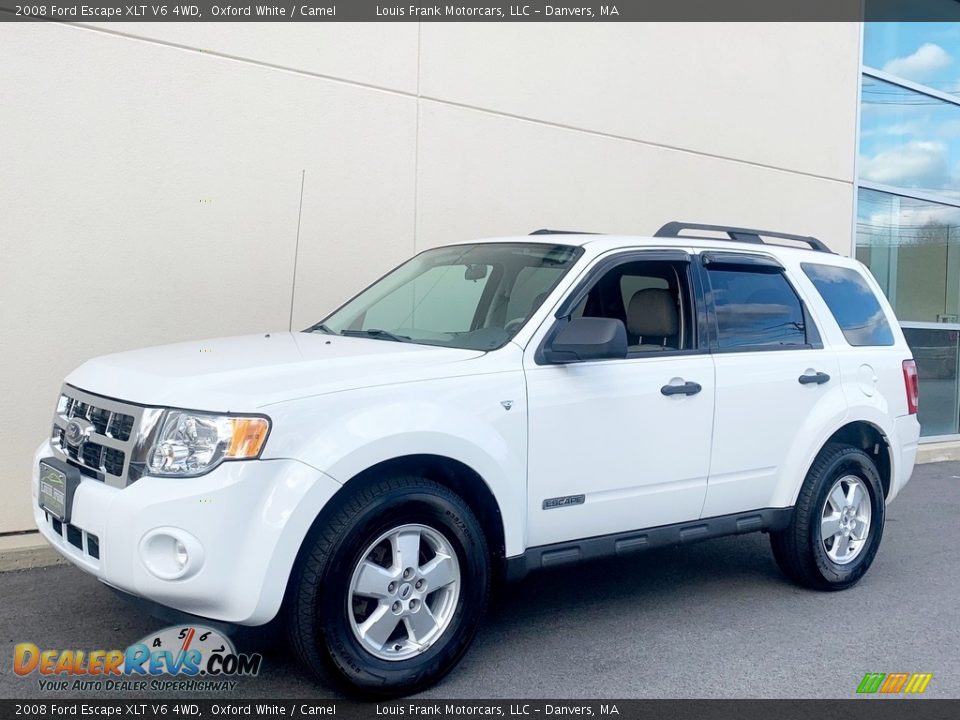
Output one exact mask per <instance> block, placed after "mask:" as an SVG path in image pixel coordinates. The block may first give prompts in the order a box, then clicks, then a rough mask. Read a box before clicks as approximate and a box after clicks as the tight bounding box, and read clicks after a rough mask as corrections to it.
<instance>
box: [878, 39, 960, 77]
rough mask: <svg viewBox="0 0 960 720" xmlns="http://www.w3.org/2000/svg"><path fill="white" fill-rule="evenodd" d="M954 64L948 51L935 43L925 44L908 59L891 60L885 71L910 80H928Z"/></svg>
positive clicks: (907, 57) (885, 66) (884, 68)
mask: <svg viewBox="0 0 960 720" xmlns="http://www.w3.org/2000/svg"><path fill="white" fill-rule="evenodd" d="M952 62H953V58H952V57H951V56H950V53H948V52H947V51H946V50H944V49H943V48H942V47H940V46H939V45H935V44H934V43H924V44H923V45H921V46H920V47H919V48H917V50H916V52H914V53H913V54H912V55H907V56H906V57H898V58H894V59H893V60H890V61H889V62H888V63H887V64H886V65H884V66H883V71H884V72H888V73H890V74H891V75H896V76H897V77H902V78H906V79H908V80H918V81H920V80H926V79H928V78H929V77H930V76H931V75H933V74H934V73H936V72H937V71H938V70H943V69H944V68H945V67H947V66H949V65H950V64H951V63H952Z"/></svg>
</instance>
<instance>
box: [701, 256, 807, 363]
mask: <svg viewBox="0 0 960 720" xmlns="http://www.w3.org/2000/svg"><path fill="white" fill-rule="evenodd" d="M708 272H709V276H710V288H711V291H712V292H713V303H714V307H715V309H716V314H717V333H718V337H717V344H718V345H719V346H720V349H721V350H730V349H743V348H760V349H773V348H780V347H783V346H790V345H800V346H803V345H806V344H807V335H806V327H805V323H804V316H803V307H802V306H801V305H800V298H798V297H797V294H796V293H795V292H794V291H793V288H792V287H790V285H789V284H788V283H787V280H786V278H784V277H783V275H781V274H780V273H779V272H775V273H771V272H752V271H749V270H737V269H735V268H722V269H719V268H718V269H713V268H711V269H710V270H709V271H708Z"/></svg>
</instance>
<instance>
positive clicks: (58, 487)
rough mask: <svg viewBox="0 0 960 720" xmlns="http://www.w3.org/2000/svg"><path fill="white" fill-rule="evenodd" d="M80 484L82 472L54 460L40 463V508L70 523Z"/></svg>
mask: <svg viewBox="0 0 960 720" xmlns="http://www.w3.org/2000/svg"><path fill="white" fill-rule="evenodd" d="M79 484H80V471H79V470H77V468H75V467H72V466H70V465H67V464H66V463H62V462H60V461H59V460H56V459H54V458H47V459H44V460H41V461H40V487H39V493H38V498H37V500H38V502H39V504H40V507H41V508H43V509H44V510H46V511H47V512H48V513H50V514H51V515H53V516H54V517H55V518H56V519H57V520H60V521H61V522H65V523H66V522H70V510H71V508H72V506H73V494H74V492H75V491H76V489H77V486H78V485H79Z"/></svg>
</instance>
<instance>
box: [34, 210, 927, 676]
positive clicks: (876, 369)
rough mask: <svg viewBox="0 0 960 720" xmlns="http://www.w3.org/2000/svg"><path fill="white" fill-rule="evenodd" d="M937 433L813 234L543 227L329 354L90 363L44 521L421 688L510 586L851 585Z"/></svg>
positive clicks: (150, 577)
mask: <svg viewBox="0 0 960 720" xmlns="http://www.w3.org/2000/svg"><path fill="white" fill-rule="evenodd" d="M691 231H699V233H700V234H701V235H707V236H708V237H691V236H690V233H691ZM721 232H722V233H724V234H725V236H726V238H724V239H720V238H718V237H717V235H718V233H721ZM711 235H712V237H711ZM764 237H765V238H768V241H764V240H763V239H762V238H764ZM791 244H792V246H787V245H791ZM916 412H917V375H916V370H915V367H914V363H913V360H912V359H911V354H910V350H909V348H908V347H907V344H906V342H905V341H904V338H903V334H902V333H901V331H900V329H899V327H898V325H897V322H896V319H895V317H894V315H893V312H892V311H891V309H890V306H889V305H888V304H887V302H886V300H885V299H884V298H883V296H882V294H881V293H880V291H879V289H878V287H877V285H876V283H875V282H874V281H873V279H872V278H871V277H870V275H869V273H867V272H865V271H864V269H863V267H862V266H861V265H860V264H859V263H857V262H856V261H855V260H851V259H847V258H843V257H839V256H837V255H834V254H832V253H831V252H830V251H829V250H827V248H826V247H825V246H824V245H823V244H822V243H821V242H819V241H818V240H816V239H814V238H807V237H797V236H789V235H783V234H780V233H770V232H764V231H756V230H746V229H741V228H720V227H715V226H705V225H684V224H679V223H670V224H668V225H666V226H664V227H663V228H662V229H661V230H660V231H659V232H658V233H657V234H656V236H654V237H652V238H632V237H612V236H603V235H588V234H583V235H581V234H573V233H560V232H553V231H538V232H537V233H534V234H533V235H532V236H528V237H522V238H508V239H498V240H490V241H483V242H475V243H470V244H462V245H452V246H449V247H441V248H436V249H433V250H428V251H426V252H423V253H421V254H419V255H417V256H416V257H414V258H413V259H412V260H410V261H408V262H406V263H405V264H403V265H401V266H400V267H398V268H397V269H396V270H394V271H392V272H391V273H389V274H388V275H386V276H384V277H383V278H381V279H380V280H379V281H377V282H376V283H374V284H373V285H372V286H370V287H369V288H367V289H366V290H364V291H363V292H361V293H360V294H359V295H357V296H356V297H355V298H353V299H352V300H350V301H349V302H348V303H346V304H345V305H344V306H343V307H341V308H340V309H339V310H337V311H336V312H334V313H333V314H331V315H330V316H328V317H327V318H326V319H325V320H323V322H321V323H318V324H317V325H314V326H313V327H311V328H309V329H307V330H306V331H304V332H294V333H289V332H280V333H271V334H269V335H253V336H246V337H232V338H224V339H220V340H210V341H205V342H188V343H181V344H177V345H168V346H165V347H158V348H152V349H146V350H137V351H133V352H124V353H118V354H115V355H108V356H105V357H101V358H97V359H95V360H91V361H89V362H87V363H85V364H84V365H82V366H81V367H80V368H78V369H77V370H75V371H74V372H73V373H71V374H70V376H69V377H67V379H66V382H65V384H64V386H63V388H62V390H61V395H60V399H59V402H58V404H57V408H56V412H55V414H54V418H53V429H52V435H51V437H50V438H49V440H47V441H46V442H44V443H43V445H42V446H41V447H40V448H39V450H38V452H37V455H36V459H35V460H36V462H35V464H34V468H35V471H34V477H33V498H34V515H35V518H36V522H37V525H38V526H39V528H40V530H41V532H42V533H43V535H44V536H45V537H46V538H47V539H48V540H49V541H50V542H51V543H52V544H53V545H54V546H55V547H56V548H57V549H58V550H59V551H60V552H61V553H62V554H63V555H65V556H66V557H67V558H68V559H69V560H70V561H71V562H73V563H74V564H75V565H77V566H79V567H81V568H83V569H84V570H86V571H87V572H89V573H91V574H93V575H95V576H96V577H97V578H99V579H100V580H102V581H103V582H105V583H107V584H109V585H111V586H114V587H115V588H118V589H120V590H123V591H126V592H127V593H131V594H133V595H137V596H141V597H143V598H148V599H149V600H152V601H156V602H159V603H162V604H164V605H167V606H170V607H173V608H176V609H178V610H181V611H185V612H188V613H192V614H195V615H199V616H202V617H205V618H211V619H216V620H219V621H226V622H231V623H239V624H243V625H260V624H264V623H267V622H268V621H270V620H271V619H273V618H274V617H275V616H277V615H278V614H279V613H282V616H283V619H284V621H285V624H286V627H287V628H288V633H289V637H290V639H291V642H292V644H293V646H294V647H295V648H296V651H297V652H298V654H299V656H300V657H301V658H302V659H303V661H304V662H305V663H306V664H307V665H308V666H309V667H310V668H311V669H312V670H314V671H315V672H317V673H325V676H328V677H329V676H331V675H332V677H334V678H338V679H340V680H345V681H346V682H348V683H350V684H352V685H354V686H356V687H359V688H362V689H364V690H365V691H367V692H373V693H380V694H396V693H403V692H410V691H414V690H416V689H418V688H422V687H424V686H426V685H427V684H429V683H431V682H434V681H436V680H437V679H438V678H439V677H441V676H442V675H443V674H444V673H445V672H447V671H448V670H449V669H450V668H451V667H452V666H453V665H454V664H455V663H456V662H457V660H458V659H459V658H460V657H461V656H462V654H463V653H464V651H465V650H466V649H467V647H468V645H469V644H470V642H471V639H472V637H473V635H474V632H475V631H476V629H477V625H478V623H479V620H480V618H481V615H482V613H483V611H484V608H485V606H486V604H487V597H488V594H489V591H490V587H491V582H492V580H493V579H494V578H496V577H499V576H505V577H507V578H508V579H509V578H516V577H519V576H521V575H523V574H524V573H526V572H527V571H529V570H532V569H534V568H540V567H548V566H558V565H561V564H563V563H567V562H572V561H576V560H582V559H589V558H594V557H603V556H614V555H625V554H628V553H631V552H634V551H636V550H640V549H644V548H649V547H655V546H658V545H664V544H672V543H681V542H685V541H688V540H694V539H701V538H709V537H715V536H719V535H728V534H734V533H743V532H749V531H755V530H762V531H766V532H768V533H770V537H771V542H772V545H773V553H774V555H775V557H776V560H777V562H778V564H779V566H780V567H781V568H782V570H783V572H784V573H785V574H786V575H787V576H788V577H789V578H791V579H792V580H794V581H796V582H799V583H802V584H804V585H807V586H809V587H814V588H821V589H825V590H840V589H843V588H847V587H850V586H851V585H853V584H854V583H856V582H857V581H858V580H859V579H860V578H861V577H862V576H863V574H864V573H865V572H866V571H867V569H868V568H869V566H870V564H871V563H872V561H873V559H874V556H875V555H876V553H877V548H878V546H879V544H880V537H881V534H882V533H883V523H884V508H885V505H886V503H889V502H890V501H891V500H892V499H893V498H894V497H895V496H896V495H897V493H898V492H899V491H900V490H901V488H903V486H904V485H905V484H906V483H907V481H908V479H909V478H910V474H911V472H912V470H913V464H914V457H915V454H916V448H917V439H918V435H919V425H918V423H917V416H916Z"/></svg>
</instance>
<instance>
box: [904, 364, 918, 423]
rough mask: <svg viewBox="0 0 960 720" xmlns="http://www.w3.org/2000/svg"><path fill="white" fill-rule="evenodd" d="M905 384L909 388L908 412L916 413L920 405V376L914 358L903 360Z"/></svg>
mask: <svg viewBox="0 0 960 720" xmlns="http://www.w3.org/2000/svg"><path fill="white" fill-rule="evenodd" d="M903 384H904V386H905V387H906V388H907V412H908V413H910V414H911V415H916V414H917V409H918V408H919V407H920V378H919V377H918V376H917V364H916V363H915V362H914V361H913V360H904V361H903Z"/></svg>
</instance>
